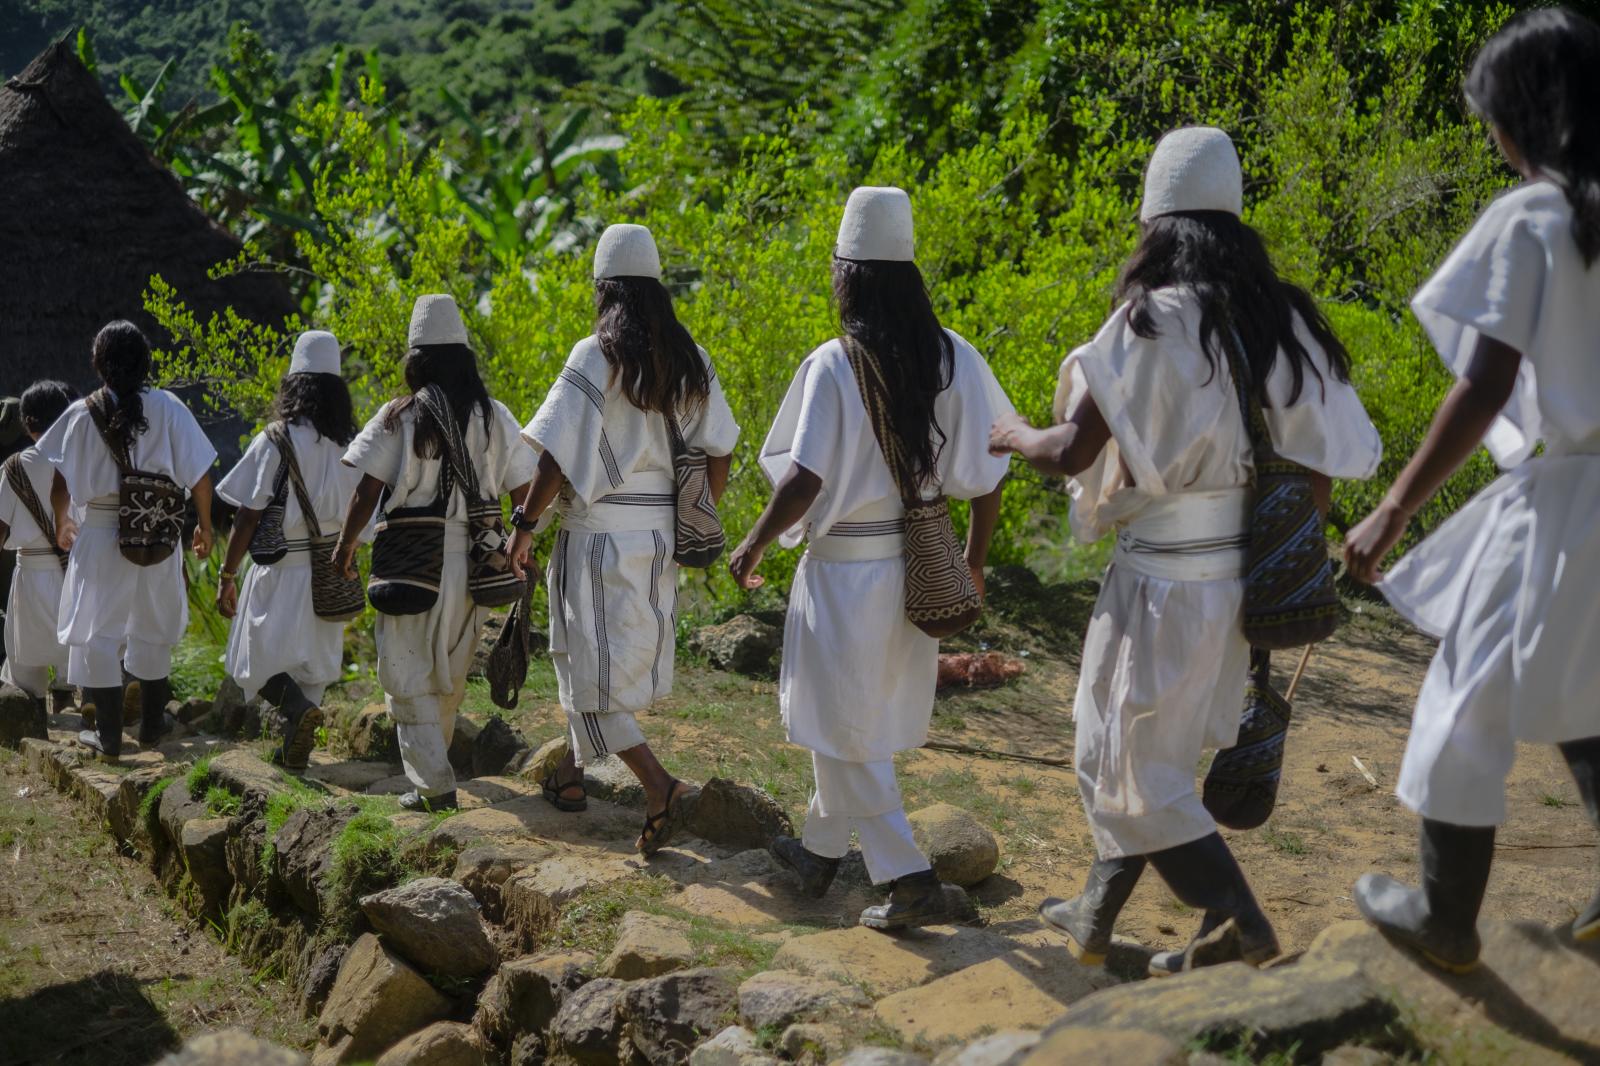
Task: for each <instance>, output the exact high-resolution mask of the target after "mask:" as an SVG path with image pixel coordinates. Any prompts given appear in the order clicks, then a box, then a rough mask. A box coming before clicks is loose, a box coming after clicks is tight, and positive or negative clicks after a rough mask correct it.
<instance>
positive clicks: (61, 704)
mask: <svg viewBox="0 0 1600 1066" xmlns="http://www.w3.org/2000/svg"><path fill="white" fill-rule="evenodd" d="M76 709H77V705H76V704H75V703H74V702H73V698H72V690H71V689H70V688H53V689H51V690H50V713H51V714H66V713H67V712H68V711H72V710H76Z"/></svg>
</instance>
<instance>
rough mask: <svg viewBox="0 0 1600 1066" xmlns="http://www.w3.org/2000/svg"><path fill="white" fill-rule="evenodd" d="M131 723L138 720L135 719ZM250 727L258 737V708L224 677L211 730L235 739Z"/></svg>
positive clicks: (214, 705)
mask: <svg viewBox="0 0 1600 1066" xmlns="http://www.w3.org/2000/svg"><path fill="white" fill-rule="evenodd" d="M85 695H87V693H85ZM133 721H138V719H137V718H135V719H133ZM251 725H254V726H255V727H256V731H255V735H259V734H260V727H261V718H260V710H259V707H258V706H257V705H256V704H255V702H254V701H252V700H246V699H245V698H244V690H243V689H241V688H240V687H239V683H238V682H237V681H235V680H234V679H233V678H231V677H224V678H223V679H222V684H221V685H218V686H217V694H216V696H215V697H214V698H213V699H212V700H211V718H210V726H211V728H212V729H213V730H215V731H216V732H217V734H218V735H220V736H224V737H237V736H250V735H251V733H250V726H251Z"/></svg>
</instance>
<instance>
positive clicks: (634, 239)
mask: <svg viewBox="0 0 1600 1066" xmlns="http://www.w3.org/2000/svg"><path fill="white" fill-rule="evenodd" d="M594 276H595V279H596V280H599V279H601V278H655V279H656V280H657V281H660V280H661V254H660V253H659V252H657V251H656V239H655V238H654V237H652V236H650V231H649V230H648V229H646V228H645V227H643V226H635V225H633V224H632V223H630V222H619V223H617V224H616V225H615V226H607V227H606V231H605V232H604V233H602V234H600V243H599V244H597V245H595V249H594Z"/></svg>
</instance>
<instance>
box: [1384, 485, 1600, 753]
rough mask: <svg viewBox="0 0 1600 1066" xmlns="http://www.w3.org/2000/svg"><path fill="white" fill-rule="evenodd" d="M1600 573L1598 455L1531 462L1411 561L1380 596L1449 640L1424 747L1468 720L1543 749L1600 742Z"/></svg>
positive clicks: (1433, 682)
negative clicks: (1490, 723)
mask: <svg viewBox="0 0 1600 1066" xmlns="http://www.w3.org/2000/svg"><path fill="white" fill-rule="evenodd" d="M1597 572H1600V457H1596V456H1576V455H1568V456H1544V457H1541V458H1537V459H1531V460H1529V461H1527V462H1525V463H1523V464H1522V465H1521V466H1519V467H1517V468H1516V469H1515V470H1512V471H1511V472H1510V473H1508V474H1505V475H1504V476H1503V477H1501V478H1499V479H1498V480H1497V481H1495V482H1494V483H1493V484H1492V485H1490V486H1489V487H1488V488H1486V489H1484V490H1483V491H1482V492H1481V493H1479V494H1478V495H1477V496H1476V497H1474V498H1473V499H1472V501H1471V502H1470V503H1468V504H1467V505H1466V506H1465V507H1463V508H1462V509H1461V510H1460V511H1458V512H1456V514H1455V515H1453V516H1452V517H1451V518H1450V520H1449V521H1447V522H1445V523H1444V524H1443V525H1441V526H1440V527H1439V528H1438V529H1437V530H1435V531H1434V533H1433V535H1432V536H1430V537H1429V538H1428V539H1427V540H1425V541H1423V542H1422V543H1421V544H1419V545H1418V546H1417V547H1416V548H1415V549H1413V550H1412V551H1411V552H1410V553H1409V554H1408V555H1406V557H1405V558H1403V559H1401V560H1400V562H1399V563H1397V564H1396V565H1395V567H1394V568H1393V569H1392V570H1390V571H1389V573H1388V574H1387V575H1386V576H1385V577H1384V579H1383V582H1382V583H1381V585H1380V588H1381V589H1382V590H1383V593H1384V595H1385V596H1386V597H1388V599H1389V602H1390V603H1392V604H1393V605H1394V606H1395V609H1396V610H1398V611H1400V613H1401V614H1403V615H1405V616H1406V617H1407V618H1409V619H1410V620H1411V621H1412V622H1413V623H1414V624H1415V625H1416V626H1417V627H1418V628H1419V629H1422V630H1423V631H1424V632H1426V633H1429V634H1431V635H1432V636H1435V637H1438V638H1440V639H1441V641H1443V643H1442V644H1441V646H1440V650H1439V653H1438V657H1436V659H1435V663H1434V666H1433V668H1432V669H1430V671H1429V682H1428V684H1427V685H1426V686H1425V687H1424V689H1423V693H1424V695H1423V698H1422V699H1421V700H1419V702H1418V705H1417V712H1416V718H1415V721H1414V722H1413V725H1412V737H1413V739H1412V743H1413V744H1417V743H1419V742H1425V741H1426V740H1427V738H1428V737H1429V736H1432V735H1435V734H1438V735H1443V734H1446V733H1449V732H1450V731H1451V730H1452V729H1453V727H1454V725H1455V723H1456V721H1457V720H1458V719H1460V718H1462V717H1463V716H1467V715H1470V716H1471V717H1473V718H1475V719H1479V720H1480V721H1482V720H1487V719H1499V720H1502V721H1504V722H1505V723H1506V725H1507V727H1508V728H1507V731H1508V733H1509V736H1510V737H1512V738H1515V739H1516V740H1521V741H1528V742H1533V743H1545V744H1554V743H1560V742H1562V741H1567V740H1579V739H1583V738H1586V737H1592V736H1597V735H1600V656H1596V655H1593V654H1589V650H1590V649H1592V648H1593V647H1594V642H1595V640H1596V639H1600V597H1596V596H1595V594H1594V575H1595V574H1596V573H1597ZM1446 659H1447V660H1448V661H1444V660H1446ZM1486 703H1487V704H1492V706H1486V705H1484V704H1486Z"/></svg>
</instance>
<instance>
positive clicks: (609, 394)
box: [511, 225, 739, 855]
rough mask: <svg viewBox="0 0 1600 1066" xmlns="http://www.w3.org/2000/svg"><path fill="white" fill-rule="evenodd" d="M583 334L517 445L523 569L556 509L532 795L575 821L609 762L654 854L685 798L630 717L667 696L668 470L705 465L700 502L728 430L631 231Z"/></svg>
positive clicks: (672, 604)
mask: <svg viewBox="0 0 1600 1066" xmlns="http://www.w3.org/2000/svg"><path fill="white" fill-rule="evenodd" d="M594 286H595V309H596V320H595V332H594V334H593V335H592V336H589V337H585V338H584V339H583V340H581V341H579V342H578V343H577V344H576V345H575V346H574V347H573V349H572V353H571V354H570V355H569V356H568V357H567V362H566V365H565V366H564V367H562V369H561V374H560V376H559V377H558V378H557V379H556V381H555V384H553V385H552V386H551V388H550V392H549V393H548V394H547V395H546V396H545V399H544V402H543V403H542V404H540V406H539V410H538V413H537V414H535V415H534V417H533V419H532V421H530V422H529V423H528V425H527V427H526V428H525V429H524V430H523V431H522V435H523V437H524V439H526V440H527V441H528V443H529V444H531V445H532V446H533V447H534V449H535V450H536V451H538V452H539V472H538V474H537V475H535V477H534V480H533V484H532V485H531V486H530V487H529V489H528V494H527V497H526V498H525V499H524V500H523V501H522V506H521V507H519V508H518V509H517V511H516V512H514V513H513V515H512V519H513V522H514V523H515V524H516V526H517V527H518V528H517V532H516V534H515V535H514V539H513V542H512V551H511V557H512V560H513V563H514V565H515V566H516V567H517V568H518V572H521V568H522V567H523V565H524V562H525V560H526V558H527V555H528V549H529V545H530V543H531V540H532V532H533V530H534V529H535V523H536V520H538V519H539V518H540V516H542V515H543V514H544V513H545V511H546V509H547V508H549V507H550V506H551V504H552V503H553V504H554V506H555V511H556V513H557V514H558V515H559V516H560V522H561V528H560V530H559V532H558V533H557V534H556V542H555V547H554V549H553V551H552V552H551V556H550V563H549V573H548V576H547V581H548V589H549V595H550V655H551V659H552V660H553V662H554V664H555V670H556V682H557V689H558V692H559V695H560V699H561V706H562V708H563V709H564V710H565V711H566V713H567V723H568V733H569V736H570V740H571V744H570V748H569V751H568V754H567V757H566V759H565V760H564V761H563V762H562V764H561V765H560V766H559V767H558V768H557V769H556V770H555V771H554V772H553V773H552V774H551V775H550V777H549V778H548V779H546V780H545V781H544V783H543V784H544V795H545V798H546V799H548V800H549V801H550V802H551V803H553V804H554V805H555V806H556V807H557V808H558V809H560V810H563V811H581V810H584V809H585V808H586V807H587V805H588V799H587V797H586V795H585V793H584V786H583V770H582V767H583V766H584V765H587V764H590V763H592V762H594V761H595V760H597V759H601V758H604V757H605V756H606V755H608V754H612V753H615V754H616V755H617V757H618V758H620V759H621V760H622V762H623V763H624V764H625V765H626V766H627V767H628V769H629V770H631V771H633V774H634V776H635V777H637V778H638V779H639V783H640V784H641V785H643V786H644V790H645V801H646V818H645V824H644V831H643V832H642V833H641V834H640V836H639V841H638V847H639V850H640V851H641V852H643V853H644V854H645V855H651V854H654V853H655V852H656V851H658V850H660V849H661V848H662V847H663V846H664V845H665V844H666V843H667V842H668V841H669V840H670V839H671V837H672V835H673V833H674V832H676V831H677V829H678V828H680V827H681V823H682V821H683V819H684V817H685V816H686V814H687V813H688V809H687V807H686V806H685V803H686V801H687V802H692V800H693V795H694V793H693V789H692V788H691V787H690V786H688V785H686V784H684V783H683V782H681V781H678V780H677V779H675V778H674V777H673V776H672V775H671V774H670V773H669V772H668V771H667V770H666V769H665V768H664V767H663V766H662V765H661V763H660V762H659V761H658V760H657V759H656V756H655V754H654V752H652V751H651V750H650V745H649V744H647V743H646V742H645V738H644V733H643V732H641V731H640V729H639V723H638V720H637V718H636V715H638V714H639V713H640V712H642V711H645V710H647V709H648V708H649V707H650V705H651V704H652V703H654V702H655V701H656V700H657V699H660V698H661V697H663V696H665V695H667V694H668V693H670V692H671V691H672V678H673V658H674V650H675V646H676V634H675V630H674V626H673V619H674V618H675V617H676V615H677V588H678V563H677V562H675V561H674V556H675V555H677V554H679V552H680V548H681V546H680V545H678V544H676V542H675V518H676V504H675V500H676V491H677V483H676V481H675V479H674V473H673V470H674V462H675V460H674V457H675V454H676V453H677V452H679V451H681V450H683V449H690V450H693V451H697V452H700V453H703V454H704V455H705V456H706V457H707V459H706V477H707V479H708V481H709V491H710V496H711V500H712V501H713V503H714V502H715V501H716V500H718V499H720V498H721V496H722V491H723V489H724V487H725V486H726V485H727V481H728V467H729V464H730V462H731V456H732V453H733V447H734V445H735V444H736V443H738V440H739V426H738V425H737V423H735V422H734V420H733V412H732V411H731V410H729V408H728V401H727V398H726V397H725V396H724V395H723V392H722V385H721V383H720V382H719V381H718V380H717V372H716V369H715V367H713V366H712V363H711V358H710V356H708V355H707V354H706V352H705V349H703V348H701V347H700V346H699V345H697V344H696V343H695V341H694V338H693V337H692V336H690V334H689V331H688V330H687V329H685V328H684V327H683V325H682V324H681V323H680V322H679V321H678V319H677V316H676V315H675V314H674V313H673V309H672V296H671V294H670V293H668V291H667V289H666V286H664V285H663V284H662V283H661V259H660V255H659V253H658V251H657V249H656V244H655V240H654V238H653V237H652V236H651V235H650V231H649V230H648V229H646V228H645V227H643V226H634V225H614V226H610V227H608V228H607V229H606V231H605V232H604V233H603V234H601V236H600V242H599V244H598V245H597V246H596V248H595V258H594Z"/></svg>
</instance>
